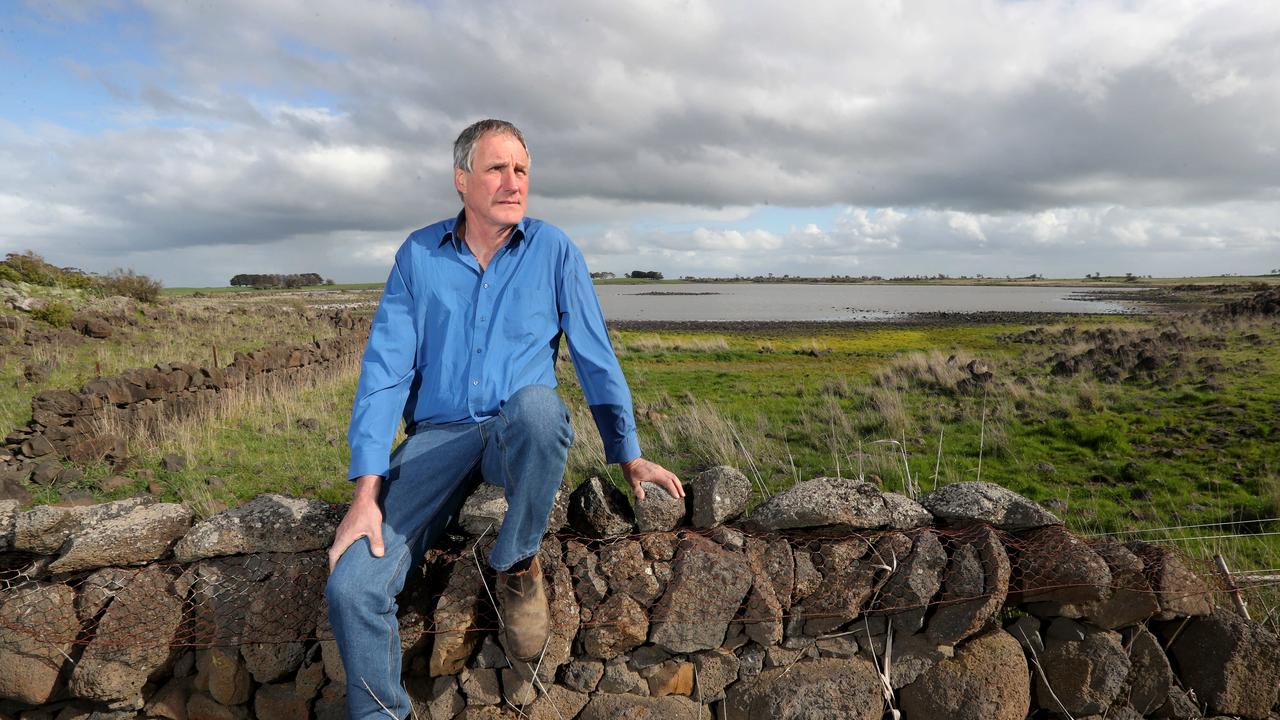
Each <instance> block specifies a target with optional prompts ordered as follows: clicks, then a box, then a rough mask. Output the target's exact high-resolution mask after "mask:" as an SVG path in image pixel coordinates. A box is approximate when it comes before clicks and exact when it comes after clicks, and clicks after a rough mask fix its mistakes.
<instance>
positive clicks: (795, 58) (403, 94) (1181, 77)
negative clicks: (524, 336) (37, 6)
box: [0, 0, 1280, 283]
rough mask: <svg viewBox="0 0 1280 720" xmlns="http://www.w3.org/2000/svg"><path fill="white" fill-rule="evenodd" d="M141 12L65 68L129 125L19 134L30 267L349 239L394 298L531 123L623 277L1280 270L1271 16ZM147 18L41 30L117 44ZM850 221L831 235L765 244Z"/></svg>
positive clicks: (564, 9) (16, 203)
mask: <svg viewBox="0 0 1280 720" xmlns="http://www.w3.org/2000/svg"><path fill="white" fill-rule="evenodd" d="M121 8H123V9H127V10H130V11H133V12H135V13H138V14H140V15H143V16H145V18H146V22H145V23H142V24H141V26H142V27H144V28H145V31H143V30H140V31H139V32H140V33H142V35H143V37H142V39H141V40H140V42H142V43H144V44H146V51H147V52H146V53H143V54H142V55H139V56H136V57H135V56H133V55H130V54H129V53H127V52H121V53H117V57H116V58H115V59H114V60H109V61H106V62H99V61H98V60H97V59H90V58H87V57H86V58H82V57H79V56H77V55H76V53H75V51H74V50H68V51H65V54H63V55H60V56H58V57H55V58H51V60H54V61H57V62H61V63H65V64H66V66H67V67H71V68H75V70H74V72H75V73H77V77H88V78H91V79H92V81H93V82H96V83H98V84H99V85H100V86H101V87H103V88H106V89H108V90H109V92H110V93H111V96H112V97H113V98H114V102H115V105H114V106H113V113H112V114H111V115H110V117H107V118H104V121H103V124H102V126H101V127H100V128H98V129H96V130H94V129H89V130H84V129H71V128H66V127H58V126H56V125H51V124H47V123H40V124H26V125H21V126H17V125H10V126H7V127H5V128H3V129H0V196H3V197H6V198H9V200H8V201H7V202H5V203H0V249H6V250H12V249H22V248H25V247H35V248H43V249H44V250H45V251H46V252H48V253H49V254H50V255H51V256H55V257H58V258H61V259H62V260H63V261H64V262H66V263H68V264H85V265H87V264H88V263H89V261H90V260H91V259H94V258H106V257H111V258H115V259H116V260H118V261H119V262H120V264H129V263H136V264H140V265H147V266H154V265H156V263H154V262H153V260H151V259H150V258H152V257H153V255H151V254H153V253H162V252H163V253H167V254H168V257H169V258H170V263H171V267H163V266H161V267H162V268H163V269H162V270H160V271H159V274H160V275H161V276H162V277H165V278H166V279H168V280H170V282H181V283H221V282H223V281H224V280H223V279H222V278H221V277H220V276H216V275H214V274H213V272H214V271H213V270H212V269H211V268H212V267H213V266H210V265H208V264H207V263H199V264H197V259H202V260H207V259H208V258H211V257H215V256H217V254H218V253H219V252H230V249H232V248H235V249H236V250H235V255H236V257H239V258H242V259H243V262H247V261H248V260H249V258H250V257H252V258H254V262H261V263H264V266H263V267H262V268H261V269H263V270H267V269H270V270H275V271H282V272H287V271H292V270H293V269H294V268H295V266H299V265H300V264H305V263H307V262H313V263H314V262H321V261H325V262H328V260H325V258H326V257H330V256H327V255H317V254H313V253H309V252H306V250H305V248H309V247H311V246H313V245H315V244H316V243H321V244H324V245H325V247H327V248H332V253H333V255H332V260H331V262H332V263H333V264H332V265H331V266H330V267H327V268H320V269H318V270H317V271H320V272H322V273H327V274H333V275H336V276H338V277H339V278H340V279H352V280H355V279H372V278H370V277H369V276H368V275H364V276H362V277H352V276H351V275H350V274H349V273H353V272H356V271H359V272H361V273H365V272H369V273H373V274H374V275H375V276H376V277H378V278H379V279H380V278H381V277H382V276H384V275H385V269H377V271H376V273H374V271H373V269H370V270H368V271H366V270H363V269H362V268H366V267H367V268H373V260H372V256H369V255H367V250H365V249H360V250H357V249H350V250H344V248H347V247H348V246H350V245H352V244H354V245H355V246H356V247H359V248H364V245H363V244H362V243H367V242H370V240H369V238H378V240H377V241H376V242H377V243H383V242H388V241H387V240H385V239H386V238H397V237H398V238H403V236H404V234H406V233H407V232H408V231H409V230H411V229H413V228H415V227H419V226H421V225H424V224H426V223H428V222H430V221H432V220H434V219H438V218H440V217H445V216H448V215H452V214H453V213H454V212H456V204H457V202H456V197H455V196H454V194H453V190H452V184H451V181H450V176H449V164H450V160H449V157H450V156H449V150H450V144H451V142H452V139H453V137H454V136H455V135H456V133H457V132H458V131H459V130H460V129H461V128H462V127H463V126H464V125H466V124H467V123H469V122H471V121H473V120H475V119H478V118H480V117H486V116H501V117H507V118H510V119H513V120H515V121H516V122H518V123H519V124H520V125H521V126H522V128H523V129H524V130H525V133H526V136H527V138H528V139H529V141H530V144H531V148H532V151H533V158H534V166H533V187H534V190H535V197H534V198H533V200H532V202H531V211H532V212H533V213H534V214H536V215H538V216H540V217H545V218H546V219H549V220H551V221H553V222H556V223H558V224H560V225H563V226H566V227H567V228H569V229H570V230H571V231H572V232H573V233H574V235H575V237H577V238H580V240H581V242H582V243H583V245H584V250H586V251H588V252H589V254H595V255H596V256H599V257H604V256H609V255H612V256H630V257H637V258H639V257H647V256H646V255H642V254H637V253H638V252H639V251H634V252H631V253H630V255H627V253H628V252H629V250H630V249H631V248H633V247H634V243H637V242H648V243H653V245H652V247H651V248H650V250H651V254H652V255H653V257H652V258H651V259H652V260H655V261H657V260H661V259H663V258H670V259H671V261H672V262H673V263H675V262H679V263H683V264H685V265H687V266H690V267H693V266H696V267H698V268H701V269H702V271H703V272H706V273H709V274H733V273H734V272H738V271H743V272H751V274H755V273H754V272H752V271H751V269H752V268H751V266H752V263H757V264H758V265H757V267H758V268H763V267H768V266H771V265H783V264H786V263H797V264H799V263H807V264H806V265H805V266H806V267H812V268H815V269H821V268H823V267H824V264H829V265H830V266H831V267H836V266H839V267H855V266H857V267H862V268H866V267H868V266H869V265H870V264H871V261H870V260H869V258H879V257H886V258H888V257H893V258H895V259H894V260H893V264H894V266H895V267H896V266H898V265H906V264H909V263H910V262H912V261H913V259H919V256H918V255H913V254H912V253H913V252H914V251H916V250H918V249H919V248H928V249H929V250H930V251H938V252H960V251H964V252H984V251H985V252H987V253H994V252H996V251H999V253H1000V254H999V255H990V254H988V255H986V256H985V257H987V259H988V261H989V262H992V263H996V264H1000V263H1006V264H1008V265H1009V266H1010V267H1013V266H1015V265H1017V266H1019V267H1021V266H1022V265H1034V264H1036V263H1037V262H1038V259H1039V258H1043V257H1047V256H1046V255H1044V253H1047V252H1050V251H1051V250H1054V249H1058V248H1065V247H1089V248H1091V250H1092V251H1096V252H1099V253H1108V252H1111V253H1115V252H1119V251H1120V250H1119V249H1123V251H1124V252H1144V253H1147V255H1146V257H1149V258H1156V257H1157V255H1160V256H1161V257H1163V258H1164V259H1162V260H1160V261H1159V262H1156V261H1155V260H1153V261H1152V262H1153V264H1160V263H1164V266H1168V267H1175V268H1181V270H1179V271H1178V272H1183V273H1191V272H1197V271H1199V270H1200V267H1199V266H1198V265H1197V264H1193V263H1191V262H1188V261H1182V262H1178V261H1177V258H1176V257H1175V256H1176V255H1177V254H1178V253H1180V252H1182V251H1184V250H1186V249H1188V248H1193V249H1194V248H1204V247H1216V248H1218V249H1220V250H1223V251H1225V252H1226V254H1225V255H1224V256H1223V257H1236V258H1237V259H1240V260H1241V261H1242V262H1243V261H1245V260H1244V259H1245V258H1251V260H1248V261H1249V262H1253V261H1260V262H1264V263H1265V262H1271V263H1272V266H1273V265H1274V264H1276V261H1277V260H1280V257H1277V256H1278V255H1280V250H1277V247H1276V245H1277V243H1276V238H1275V233H1274V232H1273V231H1271V230H1269V229H1268V228H1274V227H1276V225H1275V224H1271V225H1267V224H1266V222H1268V221H1269V220H1270V218H1267V217H1265V216H1266V215H1267V213H1266V212H1265V210H1263V209H1260V208H1265V207H1266V206H1267V204H1268V203H1273V202H1275V201H1276V200H1277V196H1278V195H1280V125H1277V124H1276V123H1274V122H1271V120H1270V118H1273V117H1276V116H1278V115H1280V82H1278V81H1277V79H1278V78H1277V75H1278V74H1280V70H1277V68H1280V45H1277V44H1276V43H1275V42H1274V38H1275V37H1276V35H1277V33H1280V14H1278V13H1275V12H1274V11H1272V10H1270V9H1269V8H1267V7H1266V6H1265V4H1255V3H1248V2H1243V1H1241V2H1221V3H1214V4H1195V3H1189V4H1177V5H1170V4H1168V3H1159V2H1136V3H1135V2H1120V1H1119V0H1117V1H1116V2H1093V3H1084V4H1081V3H1074V2H1067V1H1066V0H1062V1H1061V2H1044V3H1005V2H998V1H997V0H964V1H962V2H952V1H944V0H937V1H936V2H925V3H911V4H906V5H904V4H896V3H883V4H870V5H867V6H865V7H861V8H859V9H858V11H857V12H856V13H853V12H852V11H851V10H850V8H849V7H848V6H847V4H845V3H837V2H817V3H808V4H806V5H805V6H804V7H803V8H802V9H792V10H780V9H779V8H778V6H777V5H775V4H773V3H765V2H744V3H740V4H736V5H735V6H734V7H733V9H732V11H730V10H729V9H727V8H726V7H724V6H719V5H715V4H712V3H709V2H699V1H697V0H690V1H688V2H684V1H682V2H675V1H674V0H673V1H672V2H654V3H645V4H643V5H631V4H627V3H614V4H604V5H601V4H598V3H589V2H585V0H580V1H566V2H557V3H537V4H534V3H509V2H494V3H465V2H460V1H455V2H450V1H445V2H439V3H432V4H430V5H426V4H418V3H408V2H391V3H379V4H376V5H375V4H367V3H347V2H339V1H338V0H316V1H306V2H304V1H303V0H272V1H271V2H261V1H260V0H255V1H253V2H250V0H229V1H228V2H221V3H207V4H202V3H173V2H167V1H164V0H148V1H146V2H142V3H140V4H138V5H125V6H121ZM121 8H113V7H110V6H108V7H106V8H105V9H98V10H94V11H90V10H86V9H85V6H83V5H80V4H77V3H62V4H53V5H50V6H48V8H47V9H43V10H41V11H40V13H39V14H33V16H34V17H38V18H41V19H42V21H43V22H46V23H52V24H53V27H55V28H57V29H59V30H60V31H61V32H64V33H66V34H68V35H71V36H76V34H81V35H83V36H85V37H92V36H94V34H95V33H94V31H95V28H96V27H97V25H96V24H97V23H103V22H106V18H108V17H109V16H110V14H111V13H113V12H119V11H121ZM15 47H23V46H22V45H20V44H19V45H15ZM68 72H72V70H70V69H69V70H68ZM833 206H834V207H837V208H845V210H844V211H842V212H841V213H840V216H839V217H838V218H837V219H836V220H835V221H833V222H830V223H827V222H822V223H813V224H814V227H813V228H812V232H805V231H794V232H789V231H787V230H786V229H785V228H779V227H764V226H757V225H753V222H754V219H755V216H756V215H757V214H759V213H762V212H764V209H765V208H771V207H793V208H814V209H815V216H821V215H822V214H823V213H822V210H821V209H823V208H831V207H833ZM1241 208H1244V209H1246V210H1247V212H1246V215H1247V217H1239V216H1237V215H1235V214H1233V211H1235V210H1239V209H1241ZM1250 218H1252V220H1251V219H1250ZM1254 220H1256V221H1257V223H1256V224H1251V223H1253V221H1254ZM248 247H253V248H257V250H256V251H255V252H254V253H253V254H252V255H249V254H245V253H244V252H242V250H243V249H244V248H248ZM300 249H302V251H301V253H300V254H294V253H297V252H299V250H300ZM360 252H364V253H366V254H365V255H357V253H360ZM688 253H699V255H698V257H697V258H696V259H694V260H690V259H688V258H689V256H688ZM1117 257H1119V256H1118V255H1117ZM82 258H83V259H82ZM804 258H811V259H810V260H804ZM365 263H368V264H365ZM230 264H231V262H230V261H227V262H223V263H217V264H216V265H217V266H218V267H222V266H227V265H230ZM1042 264H1043V263H1042ZM265 265H270V266H271V267H270V268H268V267H265ZM1267 267H1270V266H1267ZM257 269H259V268H247V267H246V268H241V269H240V271H253V270H257ZM297 269H298V270H300V271H301V270H308V271H309V270H310V269H311V268H310V267H306V268H301V267H298V268H297ZM1240 269H1241V270H1247V269H1248V268H1240ZM218 272H222V271H221V270H219V271H218ZM824 274H826V273H824Z"/></svg>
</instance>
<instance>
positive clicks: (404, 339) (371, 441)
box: [329, 241, 418, 572]
mask: <svg viewBox="0 0 1280 720" xmlns="http://www.w3.org/2000/svg"><path fill="white" fill-rule="evenodd" d="M410 242H411V241H406V242H405V244H404V245H402V246H401V248H400V250H399V251H398V252H397V253H396V261H395V264H394V265H393V266H392V268H391V274H390V275H389V276H388V277H387V285H386V288H385V289H384V290H383V292H382V300H381V301H380V302H379V303H378V311H377V312H376V313H374V317H373V324H372V326H371V327H370V329H369V342H368V345H366V346H365V351H364V360H363V362H362V364H361V367H360V381H359V383H358V384H357V387H356V397H355V402H354V403H352V407H351V425H350V427H349V428H348V430H347V442H348V443H349V444H350V446H351V465H350V467H349V469H348V471H347V478H348V479H349V480H352V481H354V482H355V489H354V492H353V494H352V499H351V507H350V509H348V510H347V514H346V515H345V516H344V517H343V518H342V522H341V523H339V524H338V529H337V531H336V532H335V533H334V538H333V545H331V546H330V547H329V572H333V568H334V566H336V565H337V564H338V558H340V557H342V554H343V553H344V552H346V551H347V549H348V548H349V547H351V544H352V543H354V542H355V541H356V540H359V539H360V538H362V537H368V538H369V549H370V550H371V551H372V552H373V555H374V557H382V553H383V544H382V508H381V507H380V506H379V505H378V498H379V496H380V492H381V490H382V481H383V478H384V477H385V476H386V474H387V469H388V464H389V459H388V458H389V456H390V454H391V441H392V439H393V437H394V436H395V431H396V428H397V427H398V425H399V422H400V418H401V417H402V416H403V415H404V405H405V401H406V399H407V398H408V393H409V385H410V382H411V381H412V378H413V373H414V371H415V369H416V367H417V352H418V331H417V321H416V320H415V317H416V315H415V311H414V296H413V287H412V285H411V279H412V275H411V260H410V258H409V248H410Z"/></svg>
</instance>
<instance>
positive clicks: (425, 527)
mask: <svg viewBox="0 0 1280 720" xmlns="http://www.w3.org/2000/svg"><path fill="white" fill-rule="evenodd" d="M572 442H573V427H572V425H570V423H569V413H568V411H567V410H566V409H565V406H564V403H563V402H562V401H561V400H560V396H559V395H557V394H556V391H555V390H553V389H552V388H549V387H547V386H545V385H530V386H528V387H524V388H521V389H520V390H518V391H516V393H515V394H514V395H512V396H511V398H510V399H509V400H507V402H506V403H505V404H504V405H503V407H502V410H501V411H499V413H498V415H496V416H494V417H491V418H488V419H486V420H484V421H483V422H479V423H458V424H451V425H430V424H421V423H420V424H419V425H418V426H417V427H415V428H413V434H412V435H410V436H409V437H407V438H406V439H405V441H404V442H403V443H401V444H400V446H399V447H397V448H396V449H395V451H393V452H392V454H391V467H390V470H388V473H387V477H386V478H385V479H384V480H383V482H382V497H381V505H382V513H383V518H382V541H383V544H384V545H385V552H384V553H383V556H382V557H380V558H378V557H374V556H373V554H372V553H371V552H370V550H369V543H368V540H366V539H365V538H361V539H360V540H358V541H356V542H355V543H354V544H352V545H351V547H350V548H348V549H347V551H346V552H345V553H343V555H342V557H341V558H339V559H338V563H337V566H336V567H335V568H334V570H333V574H332V575H330V576H329V584H328V586H327V587H326V588H325V598H326V599H327V600H328V601H329V622H330V624H331V625H332V626H333V634H334V639H336V640H337V642H338V649H339V651H340V653H341V655H342V663H343V665H344V667H345V668H346V673H347V716H348V718H350V720H361V719H363V718H375V717H376V718H384V719H385V718H386V717H387V714H386V712H385V711H384V710H383V709H382V707H380V706H379V702H381V704H382V705H385V706H386V707H387V709H389V710H390V711H391V712H392V713H394V714H395V716H396V717H397V718H406V717H408V716H409V712H410V704H409V695H408V693H407V692H406V691H405V690H404V688H403V686H402V685H401V683H400V660H401V654H400V627H399V625H398V623H397V622H396V610H397V607H398V606H397V605H396V595H397V594H399V592H400V590H401V589H402V588H403V587H404V581H405V577H406V576H407V575H408V573H409V570H410V568H412V567H413V566H414V565H416V564H417V563H418V562H420V561H421V559H422V556H423V553H424V552H425V551H426V549H427V548H428V547H430V546H432V545H434V544H435V542H436V541H437V540H438V539H439V537H440V534H441V533H442V532H444V529H445V528H446V527H447V526H448V524H449V523H450V522H451V521H452V520H453V519H454V517H456V516H457V513H458V509H459V508H461V507H462V503H463V501H465V500H466V499H467V496H468V495H469V494H470V493H471V491H472V490H473V489H474V488H475V485H476V483H477V482H478V481H477V479H476V471H477V470H478V471H479V474H480V475H481V476H482V477H483V478H484V480H485V482H489V483H492V484H494V485H498V486H500V487H502V488H503V491H504V493H503V494H504V495H505V496H506V500H507V514H506V517H505V518H504V519H503V521H502V527H501V528H500V529H499V530H498V537H497V542H496V543H495V545H494V547H493V550H492V551H491V552H490V554H489V564H490V565H491V566H492V567H493V568H494V569H496V570H506V569H507V568H510V567H511V566H512V565H514V564H515V563H517V562H519V561H521V560H524V559H525V558H528V557H531V556H533V555H534V554H535V553H536V552H537V551H538V547H539V546H540V545H541V543H542V536H543V535H544V534H545V533H546V530H547V519H548V517H549V516H550V514H551V506H552V503H553V502H554V501H555V496H556V492H557V490H558V489H559V488H560V482H561V480H562V479H563V477H564V467H565V459H566V458H567V457H568V453H569V445H570V444H571V443H572ZM366 684H367V685H368V687H366ZM375 695H376V696H377V697H376V699H375V698H374V697H373V696H375Z"/></svg>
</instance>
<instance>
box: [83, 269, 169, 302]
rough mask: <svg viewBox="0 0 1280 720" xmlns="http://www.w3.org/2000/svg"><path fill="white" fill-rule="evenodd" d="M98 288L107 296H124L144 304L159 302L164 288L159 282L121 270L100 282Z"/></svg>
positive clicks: (113, 272)
mask: <svg viewBox="0 0 1280 720" xmlns="http://www.w3.org/2000/svg"><path fill="white" fill-rule="evenodd" d="M98 286H99V287H100V288H101V289H102V292H103V293H105V294H107V295H122V296H124V297H131V298H133V299H134V300H141V301H142V302H155V301H156V300H159V299H160V288H162V287H164V285H163V284H162V283H161V282H160V281H159V280H155V279H153V278H150V277H147V276H146V275H141V274H139V273H136V272H134V271H133V270H121V269H120V268H116V269H115V270H112V271H111V273H109V274H108V275H106V276H104V277H102V278H101V279H100V280H98Z"/></svg>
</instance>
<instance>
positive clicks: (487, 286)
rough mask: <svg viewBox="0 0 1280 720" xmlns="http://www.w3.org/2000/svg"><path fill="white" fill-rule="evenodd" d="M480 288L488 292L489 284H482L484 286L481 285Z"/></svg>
mask: <svg viewBox="0 0 1280 720" xmlns="http://www.w3.org/2000/svg"><path fill="white" fill-rule="evenodd" d="M480 287H482V288H484V289H485V290H488V289H489V283H484V284H483V285H481V286H480Z"/></svg>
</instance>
